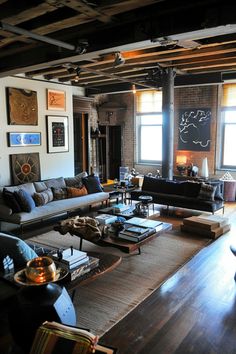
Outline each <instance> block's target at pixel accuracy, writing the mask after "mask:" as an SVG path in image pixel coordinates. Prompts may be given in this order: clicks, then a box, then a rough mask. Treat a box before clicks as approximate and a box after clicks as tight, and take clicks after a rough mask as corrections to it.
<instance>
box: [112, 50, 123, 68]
mask: <svg viewBox="0 0 236 354" xmlns="http://www.w3.org/2000/svg"><path fill="white" fill-rule="evenodd" d="M124 63H125V59H124V58H123V56H122V54H121V53H120V52H117V53H115V61H114V63H113V66H114V67H116V66H120V65H123V64H124Z"/></svg>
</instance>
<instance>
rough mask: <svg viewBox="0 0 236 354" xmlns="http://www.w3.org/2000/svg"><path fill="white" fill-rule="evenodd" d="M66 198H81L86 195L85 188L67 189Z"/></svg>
mask: <svg viewBox="0 0 236 354" xmlns="http://www.w3.org/2000/svg"><path fill="white" fill-rule="evenodd" d="M67 193H68V198H75V197H81V196H83V195H86V194H88V191H87V189H86V187H85V186H83V187H82V188H74V187H67Z"/></svg>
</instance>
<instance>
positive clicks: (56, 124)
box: [47, 116, 69, 153]
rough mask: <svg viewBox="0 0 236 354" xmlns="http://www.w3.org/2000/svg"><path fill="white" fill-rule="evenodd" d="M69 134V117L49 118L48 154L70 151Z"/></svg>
mask: <svg viewBox="0 0 236 354" xmlns="http://www.w3.org/2000/svg"><path fill="white" fill-rule="evenodd" d="M68 133H69V132H68V117H63V116H47V143H48V146H47V152H48V153H55V152H67V151H69V143H68Z"/></svg>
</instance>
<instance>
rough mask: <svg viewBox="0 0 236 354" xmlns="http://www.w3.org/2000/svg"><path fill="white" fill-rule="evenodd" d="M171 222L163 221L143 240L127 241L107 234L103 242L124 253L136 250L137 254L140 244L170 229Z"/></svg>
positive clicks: (139, 251) (139, 250)
mask: <svg viewBox="0 0 236 354" xmlns="http://www.w3.org/2000/svg"><path fill="white" fill-rule="evenodd" d="M171 229H172V224H169V223H165V222H163V223H162V224H160V225H159V226H158V227H157V230H156V232H155V233H154V234H152V235H150V236H148V237H146V238H145V239H144V240H142V241H140V242H129V241H127V240H123V239H121V238H119V237H116V236H108V237H106V238H105V239H104V242H105V243H106V245H107V246H113V247H116V248H119V249H120V250H121V251H123V252H126V253H132V252H134V251H137V250H138V254H140V253H141V246H143V245H145V244H146V243H147V242H149V241H151V240H153V239H154V238H156V237H157V236H160V235H161V234H163V233H164V232H166V231H168V230H171Z"/></svg>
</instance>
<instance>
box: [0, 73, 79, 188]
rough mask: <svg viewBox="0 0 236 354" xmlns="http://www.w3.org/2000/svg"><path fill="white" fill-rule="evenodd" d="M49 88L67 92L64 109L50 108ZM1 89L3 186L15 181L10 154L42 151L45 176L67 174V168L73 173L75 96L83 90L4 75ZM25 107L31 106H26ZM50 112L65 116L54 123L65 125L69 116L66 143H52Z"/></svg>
mask: <svg viewBox="0 0 236 354" xmlns="http://www.w3.org/2000/svg"><path fill="white" fill-rule="evenodd" d="M48 90H51V91H53V92H57V91H58V92H59V94H60V93H63V99H64V100H65V102H64V101H63V102H64V103H63V110H60V109H59V110H58V109H56V107H55V108H53V107H52V106H50V107H48V99H47V95H48ZM0 92H1V95H0V105H1V117H0V148H1V149H0V186H4V185H10V184H12V182H13V181H12V172H11V171H12V167H11V158H10V155H22V154H39V166H40V174H41V178H42V179H47V178H51V177H56V176H58V175H64V173H65V171H67V174H68V176H70V175H73V173H74V155H73V148H72V145H71V144H73V119H72V117H73V106H72V96H73V93H74V92H76V93H77V92H78V94H80V95H83V92H81V91H79V90H75V89H72V87H71V86H67V85H62V84H54V83H48V82H43V81H37V80H31V79H26V78H22V77H6V78H0ZM12 98H13V100H12ZM24 106H27V107H28V108H29V107H31V108H30V110H27V109H23V108H24ZM48 108H50V109H48ZM61 108H62V107H61ZM20 112H21V113H20ZM22 112H23V113H22ZM48 115H50V116H57V117H60V116H62V117H63V118H62V122H61V118H60V121H59V122H54V123H62V124H64V117H66V121H67V124H66V125H65V137H64V142H62V141H59V139H56V138H55V139H54V143H52V144H51V145H49V146H48V140H47V134H48V129H47V118H46V117H47V116H48ZM32 117H33V119H32ZM57 138H58V137H57ZM56 140H57V146H56V145H55V144H56ZM48 149H49V151H50V152H49V151H48ZM53 150H54V151H53ZM57 152H61V153H60V154H58V153H57Z"/></svg>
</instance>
